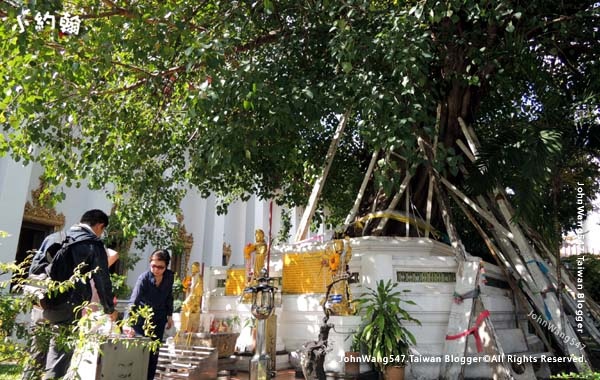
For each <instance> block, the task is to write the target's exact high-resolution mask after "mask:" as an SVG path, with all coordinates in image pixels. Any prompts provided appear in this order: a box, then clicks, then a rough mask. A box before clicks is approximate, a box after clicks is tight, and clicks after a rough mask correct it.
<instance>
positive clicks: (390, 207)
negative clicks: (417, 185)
mask: <svg viewBox="0 0 600 380" xmlns="http://www.w3.org/2000/svg"><path fill="white" fill-rule="evenodd" d="M411 178H412V176H411V175H410V174H409V173H408V172H407V173H406V176H405V177H404V180H403V181H402V183H401V184H400V188H399V189H398V192H397V193H396V195H394V198H392V201H391V202H390V204H389V205H388V208H387V210H386V211H388V212H389V211H394V210H395V209H396V206H398V203H399V202H400V198H402V194H404V191H405V190H406V188H407V187H408V184H409V182H410V179H411ZM406 216H407V217H408V214H407V215H406ZM387 221H388V218H381V220H380V221H379V224H378V225H377V227H376V228H375V230H374V231H373V234H374V235H377V234H380V233H381V232H382V231H383V228H384V227H385V225H386V223H387ZM406 223H408V222H406Z"/></svg>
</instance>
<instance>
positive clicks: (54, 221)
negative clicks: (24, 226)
mask: <svg viewBox="0 0 600 380" xmlns="http://www.w3.org/2000/svg"><path fill="white" fill-rule="evenodd" d="M42 191H44V182H43V181H42V180H40V185H39V186H38V188H37V189H34V190H31V202H27V203H25V209H24V212H23V221H24V222H30V223H37V224H43V225H46V226H53V227H54V231H59V230H61V229H62V228H63V227H64V225H65V215H64V214H63V213H60V214H58V213H57V212H56V210H54V209H53V208H48V207H45V206H44V205H43V204H41V203H40V194H41V193H42Z"/></svg>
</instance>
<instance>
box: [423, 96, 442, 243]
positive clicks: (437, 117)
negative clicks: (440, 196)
mask: <svg viewBox="0 0 600 380" xmlns="http://www.w3.org/2000/svg"><path fill="white" fill-rule="evenodd" d="M441 119H442V104H441V103H438V106H437V110H436V115H435V133H434V137H433V158H435V155H436V153H437V146H438V140H439V134H440V122H441ZM432 212H433V177H431V176H430V177H429V181H428V184H427V206H426V210H425V223H427V224H428V225H429V224H430V223H431V213H432ZM430 233H431V231H430V230H429V228H427V229H426V230H425V238H429V234H430Z"/></svg>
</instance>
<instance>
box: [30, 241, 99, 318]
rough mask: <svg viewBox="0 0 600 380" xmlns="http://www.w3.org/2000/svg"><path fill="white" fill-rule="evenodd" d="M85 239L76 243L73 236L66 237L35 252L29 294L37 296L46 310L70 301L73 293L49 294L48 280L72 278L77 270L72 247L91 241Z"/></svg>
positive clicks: (61, 280) (58, 280) (68, 291)
mask: <svg viewBox="0 0 600 380" xmlns="http://www.w3.org/2000/svg"><path fill="white" fill-rule="evenodd" d="M89 240H92V239H83V240H79V241H75V239H73V238H72V237H71V236H66V237H65V238H64V239H63V240H62V241H60V239H59V240H56V239H55V241H54V242H53V243H51V244H50V245H49V246H48V247H47V248H46V249H45V250H44V251H41V250H36V251H34V256H33V259H32V262H31V267H30V268H29V280H30V281H29V282H30V284H28V286H27V288H29V289H28V290H29V292H31V293H33V294H35V295H36V296H37V297H38V298H39V301H40V306H41V307H42V308H44V309H46V308H52V307H54V306H57V305H61V304H64V303H65V302H67V301H68V300H69V297H70V295H71V291H72V290H73V289H69V290H67V291H65V292H58V291H57V292H53V294H48V288H47V280H48V279H50V280H52V281H57V282H63V281H66V280H68V279H70V278H71V276H72V275H73V271H74V270H75V263H74V260H73V255H72V254H71V249H70V248H71V247H72V246H73V245H75V244H78V243H81V242H85V241H89Z"/></svg>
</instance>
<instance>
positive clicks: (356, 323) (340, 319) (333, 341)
mask: <svg viewBox="0 0 600 380" xmlns="http://www.w3.org/2000/svg"><path fill="white" fill-rule="evenodd" d="M327 322H328V323H331V324H333V325H334V327H333V328H332V329H331V330H329V340H328V342H329V343H328V348H329V350H328V352H327V355H326V356H325V363H324V367H325V371H326V372H337V373H344V372H345V366H344V355H345V353H346V352H347V351H351V349H350V347H351V346H352V336H353V335H354V333H355V332H356V331H358V328H359V327H360V316H357V315H351V316H332V317H329V321H327Z"/></svg>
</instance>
